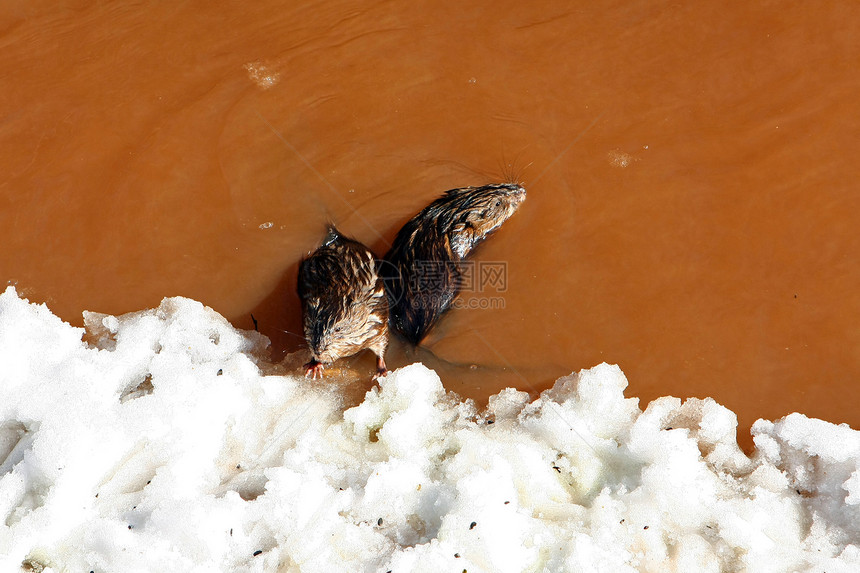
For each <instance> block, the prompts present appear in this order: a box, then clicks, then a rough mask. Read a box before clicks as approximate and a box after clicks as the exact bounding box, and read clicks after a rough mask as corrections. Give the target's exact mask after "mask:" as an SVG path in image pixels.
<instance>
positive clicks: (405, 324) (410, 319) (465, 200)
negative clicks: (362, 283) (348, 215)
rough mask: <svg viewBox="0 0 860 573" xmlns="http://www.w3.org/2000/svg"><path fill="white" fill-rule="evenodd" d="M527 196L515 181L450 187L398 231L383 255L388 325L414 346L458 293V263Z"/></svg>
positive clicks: (459, 277)
mask: <svg viewBox="0 0 860 573" xmlns="http://www.w3.org/2000/svg"><path fill="white" fill-rule="evenodd" d="M525 198H526V190H525V189H524V188H523V187H521V186H520V185H517V184H514V183H499V184H494V185H485V186H483V187H463V188H458V189H451V190H449V191H446V192H445V194H444V195H443V196H442V197H440V198H439V199H436V200H435V201H433V202H432V203H430V205H428V206H427V207H425V208H424V209H423V210H422V211H421V212H420V213H418V214H417V215H415V216H414V217H413V218H412V219H410V220H409V222H407V223H406V224H405V225H404V226H403V228H402V229H400V231H399V232H398V233H397V237H395V239H394V244H393V245H392V246H391V249H390V250H389V251H388V253H387V254H386V255H385V260H386V261H387V262H388V263H390V265H386V267H385V271H384V272H385V275H386V276H385V285H386V289H387V291H388V299H389V306H390V312H391V323H392V326H393V327H394V328H395V329H396V330H397V331H398V332H400V333H401V334H402V335H403V336H404V337H405V338H406V340H408V341H409V342H411V343H412V344H415V345H417V344H418V343H419V342H421V340H422V339H423V338H424V337H425V336H426V334H427V332H429V330H430V329H431V328H432V327H433V325H434V324H435V323H436V321H437V320H439V317H440V316H442V313H444V312H445V311H446V310H447V309H448V307H450V306H451V303H452V302H453V301H454V299H455V298H456V297H457V295H458V294H459V291H460V286H461V283H462V276H463V275H462V270H461V268H460V266H461V265H460V263H461V261H463V260H464V259H465V258H466V257H467V256H468V255H469V253H470V252H471V251H472V249H474V248H475V246H476V245H477V244H478V243H480V242H481V241H482V240H484V239H485V238H487V236H488V235H489V234H490V233H492V232H493V231H495V230H496V229H498V228H499V226H500V225H501V224H502V223H504V222H505V221H506V220H507V219H508V218H509V217H510V216H511V215H513V214H514V212H515V211H516V210H517V208H518V207H519V205H520V203H522V202H523V201H524V200H525Z"/></svg>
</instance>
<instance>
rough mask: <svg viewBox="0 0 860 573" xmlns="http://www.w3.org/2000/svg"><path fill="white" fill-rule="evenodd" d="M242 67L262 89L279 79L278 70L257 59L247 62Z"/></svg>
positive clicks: (267, 87)
mask: <svg viewBox="0 0 860 573" xmlns="http://www.w3.org/2000/svg"><path fill="white" fill-rule="evenodd" d="M243 67H244V68H245V70H246V71H247V72H248V77H249V78H251V81H252V82H254V83H255V84H257V86H258V87H261V88H263V89H264V90H267V89H269V88H270V87H272V86H274V85H275V84H277V83H278V82H279V81H280V79H281V75H280V74H279V73H278V72H276V71H274V70H273V69H271V67H269V66H267V65H266V64H264V63H263V62H261V61H259V60H258V61H255V62H250V63H247V64H245V65H244V66H243Z"/></svg>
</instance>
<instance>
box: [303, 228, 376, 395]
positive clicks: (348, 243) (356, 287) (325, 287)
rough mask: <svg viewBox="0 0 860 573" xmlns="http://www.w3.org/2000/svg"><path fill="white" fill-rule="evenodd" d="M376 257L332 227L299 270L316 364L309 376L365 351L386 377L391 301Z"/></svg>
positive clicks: (307, 337)
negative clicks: (375, 358) (340, 359)
mask: <svg viewBox="0 0 860 573" xmlns="http://www.w3.org/2000/svg"><path fill="white" fill-rule="evenodd" d="M378 273H379V269H378V261H377V260H376V257H375V256H374V255H373V253H372V252H371V251H370V249H368V248H367V247H365V246H364V245H362V244H361V243H359V242H358V241H355V240H353V239H349V238H347V237H344V236H343V235H341V234H340V233H339V232H338V231H337V229H335V228H334V227H331V228H330V229H329V232H328V235H327V236H326V238H325V240H324V241H323V244H322V246H320V248H319V249H317V250H316V251H315V252H314V253H312V254H311V255H310V256H308V257H307V258H305V259H303V260H302V262H301V264H300V265H299V277H298V293H299V298H300V299H301V303H302V321H303V325H304V334H305V340H307V343H308V348H309V349H310V351H311V354H312V356H313V360H311V362H309V363H308V364H307V365H306V367H307V369H308V370H307V374H311V373H313V375H314V378H316V376H317V375H318V374H319V375H320V376H321V375H322V368H323V366H324V365H327V364H330V363H332V362H334V361H336V360H338V359H339V358H344V357H347V356H352V355H353V354H356V353H357V352H359V351H361V350H364V349H365V348H368V349H370V350H371V351H373V353H374V354H376V356H377V370H378V372H379V373H380V374H382V373H384V372H385V361H384V358H383V355H384V354H385V349H386V347H387V346H388V300H387V298H386V296H385V288H384V286H383V284H382V279H381V278H380V276H379V274H378Z"/></svg>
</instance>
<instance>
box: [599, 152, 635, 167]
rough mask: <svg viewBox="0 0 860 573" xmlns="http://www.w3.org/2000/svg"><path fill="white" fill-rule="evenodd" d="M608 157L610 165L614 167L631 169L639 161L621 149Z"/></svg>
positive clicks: (610, 153)
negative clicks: (631, 165)
mask: <svg viewBox="0 0 860 573" xmlns="http://www.w3.org/2000/svg"><path fill="white" fill-rule="evenodd" d="M607 156H608V157H609V164H610V165H612V166H613V167H621V168H624V167H629V166H630V164H631V163H633V162H634V161H638V159H636V158H635V157H633V156H632V155H630V154H629V153H625V152H623V151H621V150H619V149H613V150H612V151H610V152H609V153H608V154H607Z"/></svg>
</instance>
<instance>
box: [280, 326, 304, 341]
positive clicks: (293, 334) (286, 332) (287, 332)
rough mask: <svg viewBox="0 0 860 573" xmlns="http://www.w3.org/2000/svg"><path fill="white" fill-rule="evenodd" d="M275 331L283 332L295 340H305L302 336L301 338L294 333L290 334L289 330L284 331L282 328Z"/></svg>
mask: <svg viewBox="0 0 860 573" xmlns="http://www.w3.org/2000/svg"><path fill="white" fill-rule="evenodd" d="M277 330H280V331H281V332H283V333H284V334H289V335H290V336H295V337H296V338H298V339H299V340H304V339H305V337H304V336H301V335H299V334H296V333H295V332H290V331H289V330H284V329H283V328H278V329H277Z"/></svg>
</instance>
